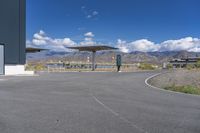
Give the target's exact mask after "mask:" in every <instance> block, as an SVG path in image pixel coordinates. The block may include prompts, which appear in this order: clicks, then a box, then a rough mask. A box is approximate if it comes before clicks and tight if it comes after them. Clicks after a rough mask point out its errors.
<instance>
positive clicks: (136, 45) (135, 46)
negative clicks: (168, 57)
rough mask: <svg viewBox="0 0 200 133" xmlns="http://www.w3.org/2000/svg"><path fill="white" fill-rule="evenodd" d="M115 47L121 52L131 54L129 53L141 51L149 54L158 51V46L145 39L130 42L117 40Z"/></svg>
mask: <svg viewBox="0 0 200 133" xmlns="http://www.w3.org/2000/svg"><path fill="white" fill-rule="evenodd" d="M117 47H118V48H119V49H120V50H121V51H122V52H125V53H127V52H131V51H142V52H151V51H158V49H159V45H157V44H155V43H154V42H151V41H149V40H147V39H141V40H136V41H132V42H126V41H122V40H121V39H118V41H117Z"/></svg>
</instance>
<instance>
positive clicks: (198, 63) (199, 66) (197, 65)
mask: <svg viewBox="0 0 200 133" xmlns="http://www.w3.org/2000/svg"><path fill="white" fill-rule="evenodd" d="M195 67H196V68H200V60H199V61H197V63H196V64H195Z"/></svg>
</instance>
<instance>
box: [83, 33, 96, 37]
mask: <svg viewBox="0 0 200 133" xmlns="http://www.w3.org/2000/svg"><path fill="white" fill-rule="evenodd" d="M84 35H85V36H86V37H94V34H93V33H92V32H87V33H85V34H84Z"/></svg>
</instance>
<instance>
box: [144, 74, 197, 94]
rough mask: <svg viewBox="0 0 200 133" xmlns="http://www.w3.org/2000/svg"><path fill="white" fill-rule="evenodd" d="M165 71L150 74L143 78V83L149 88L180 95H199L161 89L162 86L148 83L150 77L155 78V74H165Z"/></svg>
mask: <svg viewBox="0 0 200 133" xmlns="http://www.w3.org/2000/svg"><path fill="white" fill-rule="evenodd" d="M165 73H167V72H164V73H162V72H161V73H157V74H154V75H152V76H150V77H148V78H146V79H145V84H146V85H147V86H148V87H150V88H154V89H157V90H161V91H165V92H168V93H174V94H181V95H185V96H194V97H200V95H194V94H186V93H183V92H176V91H171V90H165V89H163V88H159V87H156V86H153V85H151V84H150V83H148V81H149V80H150V79H152V78H155V77H157V76H159V75H161V74H165Z"/></svg>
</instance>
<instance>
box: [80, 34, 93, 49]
mask: <svg viewBox="0 0 200 133" xmlns="http://www.w3.org/2000/svg"><path fill="white" fill-rule="evenodd" d="M84 36H85V39H84V41H82V42H80V45H88V46H92V45H96V44H97V43H96V42H95V41H94V40H93V37H94V36H95V35H94V34H93V33H92V32H87V33H85V34H84Z"/></svg>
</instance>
